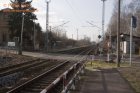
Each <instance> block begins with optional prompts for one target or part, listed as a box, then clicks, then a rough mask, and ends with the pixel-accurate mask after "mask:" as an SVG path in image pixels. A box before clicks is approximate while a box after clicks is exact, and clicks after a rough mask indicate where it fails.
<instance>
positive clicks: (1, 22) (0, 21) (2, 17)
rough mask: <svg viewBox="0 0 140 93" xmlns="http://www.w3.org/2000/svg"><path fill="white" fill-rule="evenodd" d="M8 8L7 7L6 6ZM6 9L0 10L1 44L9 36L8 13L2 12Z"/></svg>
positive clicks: (3, 43)
mask: <svg viewBox="0 0 140 93" xmlns="http://www.w3.org/2000/svg"><path fill="white" fill-rule="evenodd" d="M7 9H8V8H7ZM4 10H6V9H3V10H0V45H1V46H3V45H5V44H6V43H7V42H8V38H9V25H8V20H9V13H6V12H3V11H4Z"/></svg>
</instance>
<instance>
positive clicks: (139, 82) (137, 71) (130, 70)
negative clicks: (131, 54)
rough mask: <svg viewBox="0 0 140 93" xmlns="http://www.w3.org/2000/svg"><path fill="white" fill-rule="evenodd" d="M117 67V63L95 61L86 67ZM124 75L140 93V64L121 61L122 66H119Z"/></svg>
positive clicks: (90, 68) (92, 68) (93, 68)
mask: <svg viewBox="0 0 140 93" xmlns="http://www.w3.org/2000/svg"><path fill="white" fill-rule="evenodd" d="M109 68H117V65H116V64H115V63H106V62H99V61H93V62H88V63H87V64H86V69H88V70H95V69H109ZM117 69H118V71H119V72H120V73H121V74H122V76H123V77H124V78H125V79H126V80H127V81H128V82H129V83H130V85H131V86H132V87H133V88H134V89H135V90H136V93H140V64H133V66H132V67H130V66H129V63H121V67H120V68H117Z"/></svg>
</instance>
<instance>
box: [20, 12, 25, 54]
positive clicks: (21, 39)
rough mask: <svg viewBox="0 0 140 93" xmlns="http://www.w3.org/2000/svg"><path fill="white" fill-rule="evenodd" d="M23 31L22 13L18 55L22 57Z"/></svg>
mask: <svg viewBox="0 0 140 93" xmlns="http://www.w3.org/2000/svg"><path fill="white" fill-rule="evenodd" d="M23 30H24V13H22V27H21V36H20V47H19V55H22V43H23V38H22V37H23Z"/></svg>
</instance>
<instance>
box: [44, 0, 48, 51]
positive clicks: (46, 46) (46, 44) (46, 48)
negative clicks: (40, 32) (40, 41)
mask: <svg viewBox="0 0 140 93" xmlns="http://www.w3.org/2000/svg"><path fill="white" fill-rule="evenodd" d="M46 4H47V7H46V40H45V51H46V52H47V50H48V27H49V1H47V2H46Z"/></svg>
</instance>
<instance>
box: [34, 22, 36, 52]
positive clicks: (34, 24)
mask: <svg viewBox="0 0 140 93" xmlns="http://www.w3.org/2000/svg"><path fill="white" fill-rule="evenodd" d="M35 41H36V32H35V20H34V50H35V45H36V44H35V43H36V42H35Z"/></svg>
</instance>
